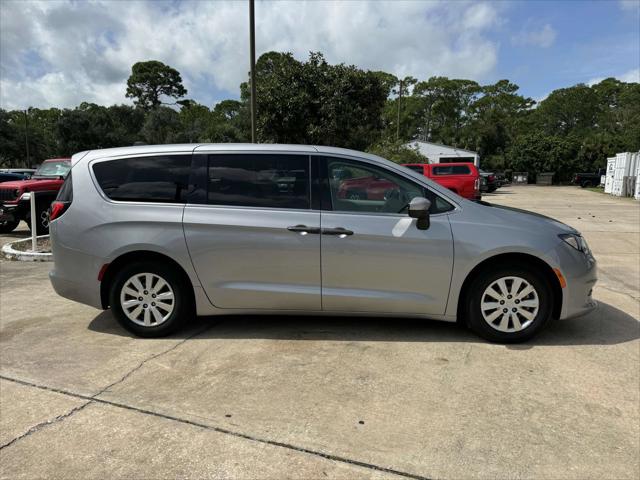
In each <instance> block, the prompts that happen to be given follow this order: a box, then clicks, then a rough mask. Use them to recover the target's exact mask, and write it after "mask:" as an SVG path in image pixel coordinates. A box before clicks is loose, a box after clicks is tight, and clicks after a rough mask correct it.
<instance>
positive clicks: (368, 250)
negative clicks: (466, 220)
mask: <svg viewBox="0 0 640 480" xmlns="http://www.w3.org/2000/svg"><path fill="white" fill-rule="evenodd" d="M320 161H321V163H323V168H322V169H321V170H322V171H323V172H324V174H325V175H326V176H327V179H328V181H326V182H324V185H325V187H324V188H326V189H329V191H330V199H331V206H330V207H329V208H330V209H331V210H330V211H323V212H322V219H321V224H322V235H321V251H322V261H321V263H322V308H323V310H326V311H343V312H380V313H382V312H385V313H419V314H427V315H428V314H433V315H439V314H443V313H444V311H445V308H446V304H447V297H448V294H449V284H450V281H451V273H452V268H453V238H452V234H451V228H450V226H449V220H448V216H447V214H446V213H445V212H446V211H448V210H450V209H452V208H453V206H452V205H451V204H449V203H448V202H447V201H445V200H444V199H442V198H441V197H439V196H437V195H436V194H435V193H433V192H431V191H430V190H428V189H427V188H426V187H423V186H421V185H419V184H416V183H414V182H413V181H412V180H411V179H409V178H406V177H403V176H402V175H399V174H397V173H395V172H392V171H391V170H387V169H386V168H384V167H381V166H379V165H374V164H372V163H368V162H364V161H356V160H352V159H343V158H339V157H324V158H323V159H322V160H320ZM381 185H384V187H385V188H384V191H383V192H382V193H381V191H380V187H381ZM356 188H357V190H358V192H359V194H358V195H357V196H356V195H350V192H352V191H354V190H355V189H356ZM416 196H426V197H427V198H429V199H430V200H431V201H432V210H431V211H432V215H431V226H430V228H429V229H428V230H418V228H416V220H415V219H411V218H409V216H408V215H407V212H406V208H405V207H406V205H407V204H408V203H409V201H410V200H411V199H412V198H413V197H416Z"/></svg>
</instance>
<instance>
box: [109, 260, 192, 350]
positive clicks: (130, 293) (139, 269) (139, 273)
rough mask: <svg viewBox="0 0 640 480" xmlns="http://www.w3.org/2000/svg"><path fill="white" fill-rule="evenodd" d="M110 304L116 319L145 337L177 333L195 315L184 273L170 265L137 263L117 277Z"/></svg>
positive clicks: (126, 268) (113, 285) (111, 291)
mask: <svg viewBox="0 0 640 480" xmlns="http://www.w3.org/2000/svg"><path fill="white" fill-rule="evenodd" d="M109 304H110V305H111V310H112V311H113V314H114V316H115V317H116V320H118V322H119V323H120V324H121V325H122V326H123V327H124V328H126V329H127V330H129V331H130V332H132V333H135V334H136V335H139V336H141V337H162V336H165V335H169V334H170V333H173V332H175V331H176V330H177V329H178V328H180V327H181V326H182V325H183V324H185V323H186V322H187V321H188V320H189V318H191V317H192V316H193V305H192V304H191V303H190V296H189V295H188V291H187V290H186V286H185V284H184V281H183V279H182V278H181V276H180V274H179V273H178V272H176V271H175V269H173V268H171V267H170V266H168V265H163V264H156V263H151V262H137V263H133V264H130V265H127V266H125V267H124V268H123V269H122V270H120V271H119V272H118V273H117V274H116V275H115V278H114V280H113V283H112V285H111V290H110V292H109Z"/></svg>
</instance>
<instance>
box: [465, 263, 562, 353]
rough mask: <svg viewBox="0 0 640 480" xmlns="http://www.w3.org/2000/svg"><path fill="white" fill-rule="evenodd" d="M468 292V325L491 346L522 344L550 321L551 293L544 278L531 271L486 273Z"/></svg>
mask: <svg viewBox="0 0 640 480" xmlns="http://www.w3.org/2000/svg"><path fill="white" fill-rule="evenodd" d="M468 291H469V292H470V294H469V296H468V299H467V309H466V312H467V320H468V325H469V327H470V328H471V330H473V331H474V332H475V333H476V334H478V335H480V336H481V337H483V338H485V339H487V340H489V341H492V342H500V343H517V342H524V341H526V340H528V339H530V338H531V337H533V336H534V335H536V334H537V333H538V332H539V331H540V330H541V329H542V328H543V327H544V326H545V325H546V323H547V322H548V321H549V319H550V318H551V314H552V310H553V291H552V289H551V286H550V285H549V282H548V281H547V280H546V279H545V278H544V276H543V275H541V274H540V273H539V272H538V271H537V270H535V269H532V268H527V267H515V266H514V267H500V268H497V269H495V270H493V271H491V270H487V271H485V272H482V273H481V274H480V275H478V276H477V277H476V278H475V280H474V281H473V282H472V284H471V285H470V288H469V290H468Z"/></svg>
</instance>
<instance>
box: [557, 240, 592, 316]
mask: <svg viewBox="0 0 640 480" xmlns="http://www.w3.org/2000/svg"><path fill="white" fill-rule="evenodd" d="M554 253H555V255H556V260H557V262H558V266H559V268H560V271H561V272H562V275H563V276H564V277H565V280H566V282H567V286H566V287H565V288H563V289H562V309H561V312H560V318H561V319H566V318H573V317H577V316H580V315H584V314H586V313H588V312H590V311H591V310H593V309H595V308H596V307H597V303H596V301H595V300H594V299H593V288H594V287H595V284H596V282H597V281H598V265H597V262H596V259H595V258H594V257H593V256H592V255H591V254H589V255H585V254H584V253H582V252H579V251H578V250H575V249H574V248H572V247H570V246H569V245H566V244H564V242H563V243H562V244H561V245H558V247H557V248H556V249H555V252H554Z"/></svg>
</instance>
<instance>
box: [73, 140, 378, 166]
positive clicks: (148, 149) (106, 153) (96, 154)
mask: <svg viewBox="0 0 640 480" xmlns="http://www.w3.org/2000/svg"><path fill="white" fill-rule="evenodd" d="M193 151H198V152H207V151H224V152H247V151H261V152H300V153H326V154H340V155H346V156H357V157H361V158H362V157H364V158H369V159H374V160H378V161H381V160H382V161H385V160H383V159H382V158H380V157H378V156H376V155H371V154H370V153H365V152H360V151H357V150H349V149H347V148H337V147H326V146H317V145H286V144H278V143H181V144H168V145H135V146H132V147H116V148H103V149H100V150H89V151H85V152H79V153H76V154H75V155H73V157H72V163H73V164H74V165H75V164H76V163H77V162H78V161H79V160H80V159H82V158H84V157H86V159H87V160H90V159H94V158H105V157H119V156H124V155H137V154H140V155H143V154H148V153H164V154H170V153H185V152H193Z"/></svg>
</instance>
